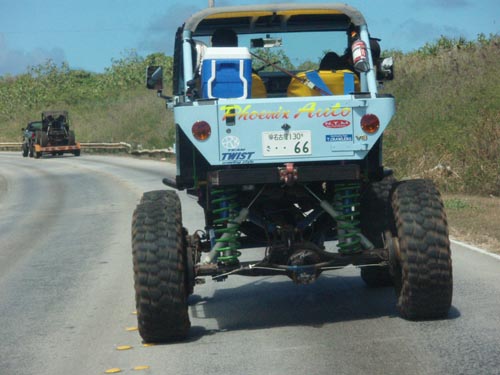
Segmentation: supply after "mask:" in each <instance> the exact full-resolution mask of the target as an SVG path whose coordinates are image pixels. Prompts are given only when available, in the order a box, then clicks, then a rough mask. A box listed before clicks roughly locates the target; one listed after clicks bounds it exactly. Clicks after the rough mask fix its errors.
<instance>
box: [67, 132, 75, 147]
mask: <svg viewBox="0 0 500 375" xmlns="http://www.w3.org/2000/svg"><path fill="white" fill-rule="evenodd" d="M68 144H69V145H70V146H74V145H75V144H76V142H75V132H74V131H73V130H70V131H69V133H68Z"/></svg>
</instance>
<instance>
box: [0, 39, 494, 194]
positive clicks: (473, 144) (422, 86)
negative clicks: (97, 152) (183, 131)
mask: <svg viewBox="0 0 500 375" xmlns="http://www.w3.org/2000/svg"><path fill="white" fill-rule="evenodd" d="M391 54H392V55H393V56H394V57H395V64H396V70H395V79H394V81H392V82H388V83H386V84H385V88H384V91H385V92H388V93H392V94H394V96H395V97H396V101H397V114H396V116H395V118H394V120H393V121H392V124H391V125H390V126H389V129H388V130H387V132H386V135H385V138H384V142H385V143H384V148H385V150H384V152H385V164H386V165H387V166H388V167H391V168H393V169H394V170H395V172H396V174H397V175H398V177H430V178H433V179H434V180H435V181H437V182H438V183H439V184H440V185H441V189H442V190H443V191H448V192H465V193H474V194H494V195H496V196H500V38H499V37H498V36H491V37H489V38H486V37H484V36H482V35H480V36H479V37H478V39H477V41H474V42H468V41H465V40H462V39H459V40H449V39H446V38H441V39H439V40H438V41H437V42H435V43H429V44H427V45H426V46H424V47H423V48H421V49H420V50H418V51H416V52H412V53H409V54H402V53H401V52H398V51H392V52H391ZM149 64H157V65H162V66H164V67H165V70H166V74H165V76H166V78H168V77H170V73H169V72H170V70H171V67H172V58H171V57H166V56H164V55H162V54H154V55H150V56H148V57H147V58H145V59H143V58H140V57H138V56H137V55H135V54H131V55H129V56H127V57H125V58H123V59H121V60H117V61H114V62H113V65H112V66H111V67H110V68H109V69H108V70H107V71H106V72H105V73H103V74H93V73H88V72H84V71H75V70H70V69H69V68H68V67H67V66H65V65H62V66H61V67H58V66H55V65H54V64H53V63H52V62H50V61H49V62H47V63H46V64H45V65H41V66H36V67H33V68H31V69H30V71H29V72H28V73H26V74H23V75H20V76H16V77H0V142H1V141H18V140H20V139H21V127H24V126H26V123H27V122H28V121H32V120H34V119H38V118H39V117H40V113H41V111H43V110H46V109H66V110H68V111H69V112H70V117H71V120H72V124H73V126H74V129H75V131H76V134H77V138H78V139H79V140H80V141H89V142H91V141H99V142H101V141H102V142H104V141H110V142H113V141H125V142H129V143H132V144H141V145H142V146H143V147H145V148H146V147H148V148H149V147H157V148H163V147H165V146H169V145H171V144H172V143H173V142H174V130H173V120H172V116H171V113H170V112H168V111H166V110H165V103H164V101H163V100H160V99H157V98H156V94H155V93H154V92H151V91H148V90H146V89H145V88H144V73H145V69H146V66H147V65H149ZM168 86H169V84H168V82H167V87H168Z"/></svg>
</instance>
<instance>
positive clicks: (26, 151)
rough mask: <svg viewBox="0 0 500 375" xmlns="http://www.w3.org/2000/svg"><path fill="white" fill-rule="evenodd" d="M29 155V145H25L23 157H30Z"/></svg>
mask: <svg viewBox="0 0 500 375" xmlns="http://www.w3.org/2000/svg"><path fill="white" fill-rule="evenodd" d="M28 154H29V148H28V144H27V143H23V157H25V158H26V157H28Z"/></svg>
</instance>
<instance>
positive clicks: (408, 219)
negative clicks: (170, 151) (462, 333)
mask: <svg viewBox="0 0 500 375" xmlns="http://www.w3.org/2000/svg"><path fill="white" fill-rule="evenodd" d="M220 29H224V30H226V31H227V30H231V32H235V33H236V34H237V37H238V45H237V46H236V45H234V43H233V44H231V45H229V44H228V45H227V46H222V47H221V46H220V45H219V46H218V47H210V46H209V45H210V36H211V35H213V34H214V32H215V31H216V30H220ZM376 47H378V44H377V43H376V40H375V39H373V38H370V34H369V32H368V28H367V25H366V22H365V20H364V18H363V16H362V15H361V13H359V12H358V11H357V10H356V9H354V8H352V7H349V6H347V5H344V4H275V5H259V6H241V7H221V8H209V9H206V10H204V11H201V12H199V13H197V14H194V15H193V16H192V17H191V18H189V19H188V20H187V21H186V22H185V23H184V25H183V26H181V27H180V28H179V29H178V32H177V35H176V40H175V55H174V72H173V97H166V96H164V95H163V94H162V92H161V90H162V69H161V68H160V67H149V68H148V77H147V81H148V82H147V85H148V87H149V88H152V89H156V90H158V94H159V96H160V97H163V98H166V99H167V107H168V108H170V109H172V110H173V111H174V117H175V126H176V156H177V175H176V177H175V179H171V178H165V179H164V180H163V181H164V183H165V184H166V185H168V186H169V187H171V188H173V189H175V190H158V191H151V192H147V193H144V195H143V197H142V199H141V202H140V203H139V204H138V206H137V208H136V210H135V211H134V215H133V220H132V247H133V261H134V277H135V291H136V305H137V312H138V323H139V331H140V334H141V336H142V337H143V339H144V340H145V341H150V342H157V341H170V340H178V339H183V338H185V337H186V336H187V335H188V331H189V327H190V322H189V315H188V308H187V298H188V296H189V295H190V294H191V293H192V292H193V288H194V287H195V285H196V283H197V282H200V281H202V279H203V278H205V277H211V278H212V279H214V280H218V281H219V280H224V279H225V278H227V277H230V276H231V275H246V276H261V275H287V276H288V277H289V278H290V279H291V280H292V281H293V282H295V283H297V284H309V283H312V282H314V281H315V280H316V279H317V278H318V277H319V276H320V274H321V273H322V272H328V271H334V270H336V269H340V268H343V267H345V266H349V265H354V266H357V267H359V268H360V273H361V277H362V278H363V280H364V281H365V282H366V283H367V284H368V285H369V286H387V285H394V287H395V290H396V294H397V305H398V309H399V311H400V313H401V315H402V316H403V317H404V318H408V319H435V318H443V317H446V315H447V313H448V311H449V308H450V306H451V298H452V266H451V256H450V243H449V240H448V229H447V222H446V216H445V213H444V210H443V204H442V201H441V199H440V196H439V193H438V191H437V190H436V188H435V186H434V185H433V183H432V182H430V181H427V180H408V181H399V182H398V181H396V179H395V178H394V177H393V175H392V172H391V171H390V170H388V169H385V168H384V166H383V164H382V135H383V132H384V130H385V128H386V127H387V125H388V124H389V122H390V120H391V118H392V116H393V114H394V109H395V104H394V98H393V97H392V96H391V95H387V94H380V93H378V85H377V80H380V79H383V78H392V66H391V64H390V59H385V60H382V59H380V58H379V56H378V53H377V51H375V49H376ZM285 48H287V49H286V50H285ZM325 51H330V52H336V54H330V56H333V57H335V58H334V60H335V62H336V64H337V65H336V66H328V67H325V66H323V62H322V64H321V67H320V68H321V69H320V70H319V71H318V70H315V69H314V70H311V71H307V69H310V68H312V67H317V64H318V62H319V60H320V59H321V58H322V57H323V55H324V53H325ZM337 57H338V59H337ZM249 59H250V61H251V62H250V64H249ZM250 65H251V66H250ZM249 66H250V67H249ZM252 68H253V69H252ZM176 190H185V191H186V192H187V194H189V195H192V196H194V197H196V198H197V199H198V203H199V205H200V206H201V207H202V208H203V210H204V214H205V228H204V230H199V231H196V232H194V233H193V234H189V233H188V231H187V229H186V228H185V227H184V226H183V223H182V212H181V206H180V200H179V196H178V193H177V191H176ZM250 247H263V248H265V249H266V251H265V255H264V257H263V258H262V259H257V260H255V261H241V260H240V255H241V254H242V252H244V251H245V249H247V248H250ZM245 259H246V258H245Z"/></svg>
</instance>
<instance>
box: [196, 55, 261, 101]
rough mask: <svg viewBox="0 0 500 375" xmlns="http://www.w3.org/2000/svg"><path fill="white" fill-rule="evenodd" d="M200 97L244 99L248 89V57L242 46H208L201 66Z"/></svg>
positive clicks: (247, 95)
mask: <svg viewBox="0 0 500 375" xmlns="http://www.w3.org/2000/svg"><path fill="white" fill-rule="evenodd" d="M201 89H202V96H203V97H204V98H209V99H212V98H233V99H246V98H249V97H250V93H251V91H252V59H251V57H250V52H249V51H248V48H246V47H209V48H207V50H206V51H205V54H204V56H203V60H202V66H201Z"/></svg>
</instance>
